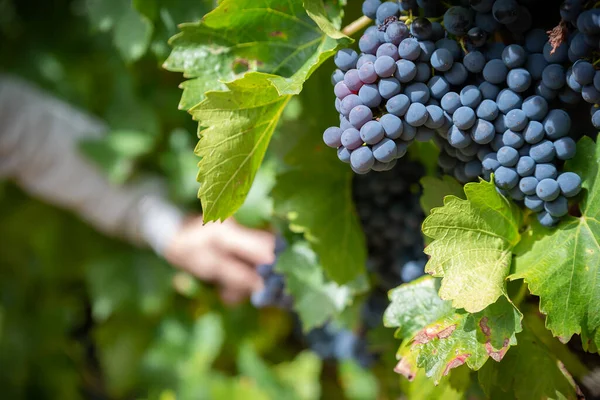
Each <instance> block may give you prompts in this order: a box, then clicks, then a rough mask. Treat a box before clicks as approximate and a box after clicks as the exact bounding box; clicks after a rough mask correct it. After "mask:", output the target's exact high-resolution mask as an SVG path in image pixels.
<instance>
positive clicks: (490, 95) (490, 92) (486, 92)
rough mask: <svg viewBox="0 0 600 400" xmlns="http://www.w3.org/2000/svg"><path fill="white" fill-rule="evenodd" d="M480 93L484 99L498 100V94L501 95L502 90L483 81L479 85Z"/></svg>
mask: <svg viewBox="0 0 600 400" xmlns="http://www.w3.org/2000/svg"><path fill="white" fill-rule="evenodd" d="M479 91H480V92H481V96H482V97H483V98H484V99H488V100H496V97H498V93H500V88H499V87H498V86H496V85H494V84H492V83H489V82H486V81H483V82H481V83H480V84H479Z"/></svg>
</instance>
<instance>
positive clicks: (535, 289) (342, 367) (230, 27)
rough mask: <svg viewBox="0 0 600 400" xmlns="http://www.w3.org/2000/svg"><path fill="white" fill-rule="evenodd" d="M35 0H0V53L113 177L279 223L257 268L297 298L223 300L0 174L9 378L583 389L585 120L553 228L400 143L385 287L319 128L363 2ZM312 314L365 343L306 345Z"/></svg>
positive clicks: (592, 286)
mask: <svg viewBox="0 0 600 400" xmlns="http://www.w3.org/2000/svg"><path fill="white" fill-rule="evenodd" d="M499 1H500V0H499ZM40 3H41V2H37V1H34V0H26V1H21V0H19V1H16V0H12V1H11V0H4V1H1V0H0V14H2V15H3V16H4V17H2V15H0V17H2V18H0V32H1V34H2V35H3V37H4V38H3V39H2V40H3V46H2V47H0V60H1V61H0V67H1V68H2V70H3V71H7V72H11V73H15V74H18V75H21V76H24V77H26V78H28V79H30V80H31V81H34V82H36V83H37V84H38V85H40V86H42V87H44V88H45V89H47V90H48V91H50V92H52V93H54V94H55V95H57V96H59V97H61V98H63V99H66V100H68V101H69V102H71V103H73V104H76V105H78V106H79V107H82V108H85V109H87V110H88V111H90V112H92V113H94V114H96V115H99V116H100V117H102V118H103V119H104V120H106V121H107V122H108V123H109V125H110V126H111V129H112V130H111V132H109V133H108V134H107V136H106V137H105V138H104V139H102V140H97V141H86V142H82V143H81V144H80V148H81V151H82V152H83V153H84V154H85V155H86V156H88V157H89V158H90V159H91V160H92V161H93V162H95V163H96V164H97V165H98V166H99V167H100V168H101V169H102V170H103V171H104V172H105V173H106V174H107V176H108V177H109V178H110V179H111V181H113V182H114V183H116V184H123V183H130V182H136V181H138V180H140V179H146V178H148V177H151V178H152V179H157V180H158V181H162V182H166V188H167V190H168V193H169V196H170V199H171V200H172V201H173V202H174V203H176V204H178V205H179V206H180V207H181V208H183V209H186V210H189V211H200V210H201V212H202V213H203V216H204V219H205V221H223V220H225V219H227V218H229V217H235V218H236V219H237V220H238V221H239V222H241V223H243V224H245V225H247V226H250V227H254V228H260V229H271V230H274V231H277V232H279V233H280V236H281V237H283V238H284V239H285V241H286V243H287V246H285V249H284V250H282V251H281V253H280V254H278V259H277V263H276V265H275V266H274V271H275V272H276V273H277V274H279V275H281V276H283V279H284V280H285V290H286V294H287V295H290V296H291V298H293V303H292V304H291V306H290V308H291V309H279V308H276V307H267V308H262V309H257V308H256V307H253V306H252V305H251V304H243V305H241V306H239V307H235V308H227V307H224V306H223V305H222V304H221V303H220V301H219V299H218V295H217V294H216V292H215V291H214V290H213V288H212V287H210V286H209V285H205V284H203V283H201V282H198V281H196V280H195V279H194V278H192V277H191V276H189V275H186V274H184V273H182V272H178V271H175V270H174V269H172V268H171V267H170V266H169V265H168V264H167V263H166V262H165V261H164V260H162V259H160V258H159V257H158V256H156V255H154V254H153V253H151V252H150V251H149V250H144V249H139V248H133V247H131V246H129V245H126V244H123V243H120V242H117V241H114V240H112V239H109V238H106V237H104V236H102V235H100V234H99V233H97V232H95V231H93V230H92V229H91V228H89V227H87V226H86V225H85V224H84V223H83V222H82V221H80V220H78V219H77V218H76V217H74V216H72V215H71V214H69V213H67V212H64V211H61V210H57V209H54V208H52V207H50V206H48V205H45V204H43V203H41V202H39V201H37V200H34V199H31V198H29V197H28V196H27V195H26V194H24V193H23V192H21V191H20V190H19V189H18V188H17V187H16V186H15V185H13V184H12V183H10V182H3V183H1V184H0V204H1V207H0V221H2V223H1V224H0V243H2V244H3V245H2V247H3V250H2V251H0V266H1V267H0V273H1V274H2V278H1V279H0V360H1V361H0V369H1V370H2V373H1V374H0V382H2V385H3V388H4V389H3V390H4V393H5V395H6V396H7V397H6V398H36V399H45V398H61V399H78V398H95V399H104V398H115V399H127V398H149V399H161V400H169V399H306V400H309V399H317V398H332V399H333V398H348V399H394V398H400V396H404V398H407V399H467V398H469V399H476V398H481V399H486V398H490V399H513V398H514V399H577V398H581V397H582V396H583V395H585V396H587V398H591V399H593V398H600V392H598V384H596V386H594V385H593V384H590V383H589V382H590V379H591V378H590V376H592V375H593V372H594V368H598V366H599V365H600V363H599V359H598V354H597V353H598V351H599V348H600V280H599V279H598V275H599V270H600V222H599V220H600V195H599V194H600V187H599V186H600V143H598V142H597V140H596V137H595V136H596V132H595V131H591V132H588V131H585V132H578V134H577V135H576V138H577V139H578V140H577V145H576V156H575V157H573V158H571V159H569V160H568V161H566V162H565V163H564V167H562V166H561V168H563V169H564V171H570V172H574V173H576V174H577V175H578V176H579V177H581V182H582V184H581V186H582V190H581V192H580V193H579V194H578V195H577V197H575V198H574V199H575V202H571V204H570V208H569V215H566V216H563V217H562V218H561V219H560V222H558V224H557V225H556V226H553V227H545V226H542V224H541V223H540V222H539V221H538V218H536V214H535V213H534V212H532V211H531V210H529V209H527V208H526V207H524V206H522V204H521V203H519V202H518V201H515V200H513V199H511V196H510V195H508V194H507V192H502V191H500V190H497V189H498V188H497V182H495V181H494V179H495V177H494V174H491V175H490V176H488V177H487V178H488V179H487V180H486V179H483V178H482V179H471V180H470V182H468V183H465V182H459V180H457V179H455V177H452V176H449V175H447V174H443V173H442V172H441V170H440V168H438V158H439V157H440V150H439V149H438V147H439V146H436V143H434V142H435V141H434V140H431V141H420V142H414V143H413V144H412V145H411V146H410V148H408V150H407V154H406V156H405V157H404V158H403V160H399V161H398V163H399V164H400V163H402V162H411V163H415V165H416V164H418V165H420V166H421V167H422V173H421V175H422V176H421V177H420V178H419V179H418V181H417V182H411V183H410V185H409V184H407V185H406V187H405V188H403V189H402V190H404V192H402V193H403V194H402V196H407V197H408V196H412V198H414V199H416V200H415V201H414V204H415V207H418V208H420V210H419V211H415V213H416V214H415V215H417V214H418V215H420V214H419V213H423V221H419V226H417V227H416V228H415V229H413V230H412V231H409V233H408V234H409V235H410V234H411V233H410V232H412V236H414V237H418V241H419V242H420V241H421V240H422V241H423V247H424V248H419V249H418V253H419V255H420V256H421V257H422V258H423V263H425V262H426V265H425V266H424V270H423V271H422V272H425V273H426V274H425V275H424V276H421V277H419V278H417V279H414V280H412V278H411V281H410V282H406V283H403V284H401V285H399V286H397V287H385V283H386V282H385V280H386V279H385V278H380V277H378V276H376V275H377V274H376V273H375V272H374V270H373V268H371V267H370V266H371V263H372V262H373V258H374V257H375V256H377V254H375V255H374V254H373V247H372V246H371V242H372V241H373V238H372V237H370V236H369V235H371V236H372V233H367V234H366V233H365V232H366V231H367V229H366V228H365V227H364V226H363V225H364V218H363V219H361V217H362V215H361V213H360V210H359V209H358V208H357V206H356V204H358V200H356V198H357V194H356V187H357V182H358V181H357V179H359V178H357V177H356V176H355V175H356V174H355V172H353V171H352V169H351V168H349V167H348V165H347V164H344V163H342V162H340V160H339V159H338V157H337V155H336V151H335V150H333V149H331V148H328V146H327V145H326V144H325V143H323V131H324V130H325V129H327V128H328V127H331V126H337V125H339V123H340V119H339V116H338V113H337V112H336V110H335V107H334V100H335V95H334V93H333V88H332V86H331V74H332V72H333V71H334V70H335V68H336V66H335V65H334V63H333V57H334V55H335V54H336V53H337V51H338V50H340V49H343V48H355V49H357V43H356V42H357V39H358V38H359V37H360V36H361V34H362V32H364V29H365V28H367V26H368V25H369V24H371V23H372V21H371V20H369V19H367V18H366V17H363V16H362V8H361V6H362V2H361V1H358V0H348V1H345V0H303V1H300V0H221V1H212V0H194V1H192V0H172V1H167V0H133V1H131V2H130V1H122V0H87V1H82V0H59V1H58V2H54V4H53V5H47V4H45V2H44V4H43V5H41V4H40ZM346 3H347V4H346ZM440 3H441V4H442V5H443V7H446V6H450V4H445V3H444V2H440ZM452 3H453V4H454V3H457V4H458V3H460V2H459V1H458V2H452ZM463 3H465V4H468V3H469V2H463ZM522 3H523V4H526V3H528V2H527V1H523V2H522ZM553 4H554V3H553ZM558 4H559V3H557V7H556V9H552V10H549V11H548V12H550V13H552V16H551V17H548V21H550V22H548V26H547V28H548V29H552V28H553V27H554V26H555V25H556V24H557V23H558V22H559V21H560V20H561V14H560V12H559V8H558ZM446 8H447V7H446ZM421 11H422V10H421ZM418 12H419V11H417V10H415V16H416V14H417V13H418ZM442 14H443V12H442ZM407 16H409V17H408V19H409V20H410V19H411V18H413V12H412V11H410V13H407ZM437 21H438V22H442V19H440V18H438V19H437ZM408 22H410V21H408ZM48 32H52V35H51V37H50V36H49V35H48ZM463 45H464V43H463ZM597 54H598V53H597V51H596V52H594V53H593V56H592V58H593V60H592V61H594V62H595V61H597ZM584 114H585V116H586V117H585V118H587V120H589V112H588V110H585V112H584ZM585 118H584V119H585ZM572 119H575V117H573V118H572ZM587 120H586V121H587ZM588 125H589V124H588ZM574 126H575V123H574ZM589 126H591V125H589ZM592 129H593V128H592ZM198 138H199V140H198ZM411 165H412V164H411ZM410 168H412V167H410ZM374 174H378V172H375V171H372V172H369V174H368V175H364V176H365V177H367V178H368V179H375V178H370V177H371V176H372V175H374ZM361 177H362V175H361ZM407 179H408V178H407ZM198 182H199V184H198ZM597 184H598V185H599V186H596V185H597ZM198 188H199V190H198ZM368 196H369V193H367V197H368ZM198 198H199V199H200V202H198ZM407 204H408V203H407ZM406 207H407V208H408V207H409V206H408V205H407V206H406ZM409 212H411V211H410V210H409V211H406V213H405V214H403V215H404V216H406V214H408V213H409ZM403 218H405V217H403ZM387 223H388V224H389V223H390V222H389V221H387ZM421 235H422V236H421ZM64 243H70V244H71V245H69V252H65V251H63V250H64V248H65V247H64ZM413 247H414V246H413ZM405 261H408V260H405ZM382 281H383V282H382ZM394 286H395V285H394ZM388 289H389V290H388ZM377 294H379V295H382V298H383V299H384V304H383V306H382V307H380V311H381V312H380V314H377V315H378V316H379V318H378V320H377V321H376V322H375V323H374V324H371V323H369V322H366V321H365V320H366V318H365V312H364V309H365V307H367V305H368V304H370V301H371V300H373V299H374V298H375V297H376V295H377ZM323 327H325V328H323ZM331 327H335V329H338V330H343V331H344V332H351V333H352V334H353V335H354V336H352V337H353V338H354V337H359V338H360V340H361V343H363V344H364V347H365V348H366V349H367V353H368V356H366V358H364V357H363V358H361V357H353V356H352V357H323V356H322V354H320V353H319V351H318V350H316V349H315V347H314V346H313V342H312V339H311V337H312V336H311V335H313V336H314V335H315V334H314V332H319V329H325V330H327V329H330V328H331ZM331 329H334V328H331ZM311 332H312V333H311ZM594 390H596V392H594ZM594 396H598V397H594Z"/></svg>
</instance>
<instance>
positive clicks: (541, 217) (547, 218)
mask: <svg viewBox="0 0 600 400" xmlns="http://www.w3.org/2000/svg"><path fill="white" fill-rule="evenodd" d="M537 219H538V221H539V222H540V225H542V226H545V227H547V228H551V227H553V226H554V225H556V224H557V223H558V221H559V219H558V218H555V217H553V216H552V215H550V213H548V212H546V211H541V212H540V213H539V214H538V216H537Z"/></svg>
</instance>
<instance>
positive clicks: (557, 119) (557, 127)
mask: <svg viewBox="0 0 600 400" xmlns="http://www.w3.org/2000/svg"><path fill="white" fill-rule="evenodd" d="M544 130H545V131H546V135H547V136H548V137H549V138H550V139H553V140H555V139H558V138H561V137H563V136H566V135H568V134H569V131H570V130H571V118H570V117H569V114H568V113H567V112H566V111H565V110H560V109H555V110H550V112H548V115H547V116H546V118H545V119H544Z"/></svg>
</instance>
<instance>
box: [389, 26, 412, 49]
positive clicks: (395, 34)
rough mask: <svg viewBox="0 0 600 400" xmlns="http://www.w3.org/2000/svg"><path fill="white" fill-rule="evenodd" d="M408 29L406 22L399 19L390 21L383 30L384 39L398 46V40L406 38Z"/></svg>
mask: <svg viewBox="0 0 600 400" xmlns="http://www.w3.org/2000/svg"><path fill="white" fill-rule="evenodd" d="M408 36H409V30H408V27H407V26H406V24H404V23H403V22H400V21H396V22H392V23H391V24H389V25H388V27H387V29H386V30H385V39H386V41H387V42H389V43H393V44H394V45H396V46H398V45H399V44H400V42H402V41H403V40H404V39H406V38H408Z"/></svg>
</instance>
